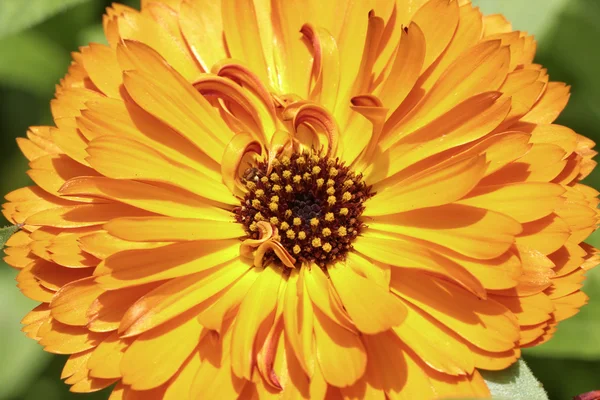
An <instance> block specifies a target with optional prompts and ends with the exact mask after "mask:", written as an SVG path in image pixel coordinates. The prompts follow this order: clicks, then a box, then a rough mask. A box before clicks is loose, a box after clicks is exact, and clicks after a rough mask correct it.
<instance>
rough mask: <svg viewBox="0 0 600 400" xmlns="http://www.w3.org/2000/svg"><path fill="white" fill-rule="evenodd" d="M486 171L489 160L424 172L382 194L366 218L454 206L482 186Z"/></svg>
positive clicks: (475, 159)
mask: <svg viewBox="0 0 600 400" xmlns="http://www.w3.org/2000/svg"><path fill="white" fill-rule="evenodd" d="M485 169H486V165H485V157H483V156H477V157H473V158H470V159H466V160H462V161H458V162H456V163H454V164H451V165H448V166H445V167H443V168H437V169H435V168H434V169H433V170H427V171H424V172H423V173H421V174H417V175H416V176H413V177H411V178H410V179H408V180H405V181H402V182H400V183H397V184H395V185H394V186H391V187H386V188H384V189H383V190H381V191H378V192H377V195H376V196H373V197H372V198H371V199H369V200H368V201H367V203H366V209H365V212H364V215H365V216H377V215H386V214H395V213H400V212H404V211H410V210H415V209H418V208H427V207H434V206H440V205H444V204H448V203H452V202H454V201H456V200H459V199H461V198H462V197H463V196H464V195H466V194H467V193H469V192H470V191H471V189H473V188H474V187H475V186H476V185H477V184H478V183H479V180H480V179H481V178H482V177H483V174H484V172H485Z"/></svg>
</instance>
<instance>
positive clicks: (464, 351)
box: [393, 302, 475, 375]
mask: <svg viewBox="0 0 600 400" xmlns="http://www.w3.org/2000/svg"><path fill="white" fill-rule="evenodd" d="M404 304H405V305H406V309H407V310H408V312H407V316H406V320H405V321H404V323H403V324H401V325H400V326H397V327H394V328H393V330H394V332H395V333H396V334H397V335H398V337H399V338H400V340H402V342H404V343H405V344H406V345H407V346H408V347H409V348H410V349H411V350H412V351H413V352H415V354H416V355H417V356H419V357H420V358H421V360H423V362H424V363H425V364H427V365H428V366H429V367H431V368H433V369H435V370H436V371H440V372H443V373H445V374H449V375H465V374H471V373H472V372H473V369H474V368H475V363H474V360H473V356H472V355H471V352H470V351H469V349H468V348H467V346H466V345H465V343H464V341H463V339H462V338H460V337H457V336H456V334H455V333H453V332H452V331H451V330H449V329H448V328H447V327H445V326H444V325H441V324H439V323H438V322H437V321H435V319H433V318H432V317H431V316H429V315H427V314H426V313H424V312H423V311H421V310H419V309H418V308H417V307H415V306H414V305H412V304H410V303H408V302H406V303H404Z"/></svg>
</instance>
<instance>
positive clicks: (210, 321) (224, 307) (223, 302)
mask: <svg viewBox="0 0 600 400" xmlns="http://www.w3.org/2000/svg"><path fill="white" fill-rule="evenodd" d="M259 275H260V271H259V270H258V269H257V268H252V269H250V270H249V271H247V272H246V273H245V274H244V275H243V276H242V277H241V278H240V279H238V280H237V281H236V282H235V283H234V284H233V286H232V287H230V288H228V289H226V290H225V292H224V293H223V295H222V296H221V297H220V298H219V299H218V300H217V301H216V302H215V303H214V304H211V305H210V306H209V307H208V308H207V309H205V310H201V311H200V312H199V314H198V321H199V322H200V324H202V326H205V327H206V328H208V329H212V330H215V331H217V332H218V333H221V331H222V329H223V324H224V320H225V319H226V318H228V317H230V316H231V314H232V311H233V310H237V307H238V306H239V305H240V304H241V303H242V301H243V300H244V298H245V297H246V294H247V293H248V290H250V288H251V287H252V285H253V284H254V282H255V281H256V279H257V278H258V277H259Z"/></svg>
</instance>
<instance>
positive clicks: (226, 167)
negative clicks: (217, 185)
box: [221, 132, 262, 195]
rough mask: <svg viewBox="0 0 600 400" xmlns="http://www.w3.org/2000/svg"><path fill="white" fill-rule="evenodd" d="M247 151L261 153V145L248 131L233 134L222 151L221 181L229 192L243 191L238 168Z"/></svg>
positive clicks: (237, 192)
mask: <svg viewBox="0 0 600 400" xmlns="http://www.w3.org/2000/svg"><path fill="white" fill-rule="evenodd" d="M248 153H256V154H259V155H260V154H261V153H262V146H261V145H260V143H259V142H258V141H256V140H255V139H254V138H253V137H252V135H250V134H249V133H245V132H244V133H238V134H237V135H235V136H234V137H233V138H232V139H231V141H230V142H229V144H228V145H227V147H226V148H225V152H224V153H223V160H222V161H221V174H222V176H223V183H225V186H227V188H228V189H229V190H231V193H234V194H238V195H239V194H240V191H241V192H242V193H243V192H244V191H245V188H244V186H243V185H242V182H241V181H240V176H239V173H238V171H239V168H240V165H241V163H242V160H243V159H244V156H246V155H247V154H248Z"/></svg>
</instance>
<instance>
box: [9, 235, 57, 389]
mask: <svg viewBox="0 0 600 400" xmlns="http://www.w3.org/2000/svg"><path fill="white" fill-rule="evenodd" d="M0 247H1V246H0ZM15 275H16V271H14V270H12V269H11V268H10V267H8V266H7V265H6V264H5V263H3V262H0V304H2V305H3V306H2V307H0V327H2V340H0V354H2V360H4V362H2V363H0V379H1V380H2V385H0V399H9V398H15V397H17V396H19V395H20V394H21V393H23V392H24V391H25V390H26V389H27V387H28V386H29V385H30V384H31V382H32V381H33V380H35V379H37V377H38V375H39V374H40V373H41V372H42V371H43V370H44V368H45V367H46V365H47V364H48V362H49V361H50V359H51V358H52V356H51V355H50V354H47V353H45V352H43V351H42V350H41V348H40V346H39V345H38V344H37V343H36V342H35V341H33V340H31V339H29V338H28V337H26V336H25V335H24V334H23V332H21V331H20V329H19V321H20V320H21V318H23V317H24V316H25V314H27V313H28V312H29V311H30V310H31V309H32V308H34V307H35V306H36V305H37V303H36V302H35V301H33V300H30V299H28V298H27V297H25V296H23V295H22V294H21V293H20V292H19V289H18V288H17V286H16V285H15V280H14V277H15ZM4 327H9V328H4Z"/></svg>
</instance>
